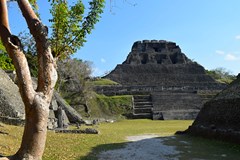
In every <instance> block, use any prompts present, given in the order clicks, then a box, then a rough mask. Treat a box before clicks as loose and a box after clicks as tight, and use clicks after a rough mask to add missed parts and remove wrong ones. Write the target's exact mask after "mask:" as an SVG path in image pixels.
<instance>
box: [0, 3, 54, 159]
mask: <svg viewBox="0 0 240 160" xmlns="http://www.w3.org/2000/svg"><path fill="white" fill-rule="evenodd" d="M17 2H18V5H19V7H20V9H21V11H22V14H23V16H24V18H25V19H26V21H27V24H28V27H29V29H30V32H31V34H32V35H33V37H34V38H35V41H36V45H37V52H38V87H37V90H36V91H35V90H34V89H33V85H32V79H31V75H30V71H29V67H28V63H27V60H26V57H25V55H24V53H23V51H22V46H21V42H20V40H19V39H18V37H16V36H14V35H11V32H10V28H9V24H8V13H7V11H8V10H7V5H6V0H0V18H1V19H0V36H1V39H2V42H3V44H4V46H5V48H6V50H7V52H8V54H9V56H10V57H11V59H12V60H13V64H14V67H15V69H16V73H17V77H18V82H19V83H18V87H19V91H20V94H21V97H22V100H23V102H24V105H25V114H26V122H25V127H24V133H23V137H22V143H21V147H20V148H19V150H18V151H17V153H16V154H15V155H13V156H10V157H4V158H0V160H4V159H5V160H7V159H10V160H41V159H42V155H43V152H44V148H45V142H46V136H47V120H48V115H49V105H50V101H51V99H52V95H53V89H54V86H55V84H56V81H57V72H56V69H55V67H56V65H55V64H56V63H55V59H54V58H53V56H52V54H51V48H50V46H49V42H48V40H47V28H46V27H45V26H44V25H43V24H42V23H41V21H40V20H39V19H38V17H37V16H36V14H35V13H34V11H33V10H32V8H31V6H30V4H29V2H28V0H18V1H17Z"/></svg>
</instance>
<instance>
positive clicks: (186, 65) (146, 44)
mask: <svg viewBox="0 0 240 160" xmlns="http://www.w3.org/2000/svg"><path fill="white" fill-rule="evenodd" d="M104 78H109V79H111V80H113V81H116V82H118V83H119V84H120V85H118V86H111V87H109V86H103V87H98V88H96V91H97V92H98V93H103V94H106V95H114V94H115V95H117V94H133V95H136V94H150V95H151V96H152V99H153V115H162V116H163V119H194V118H196V116H197V114H198V112H199V111H200V109H201V108H202V107H203V104H204V103H205V102H206V101H208V100H210V99H211V98H212V97H213V96H214V95H215V94H216V93H218V92H219V91H221V90H222V89H224V88H225V87H226V85H225V84H221V83H218V82H216V81H215V80H214V79H213V78H212V77H210V76H209V75H207V74H206V73H205V69H204V68H203V67H202V66H201V65H199V64H198V63H196V62H193V61H191V60H190V59H189V58H188V57H187V56H186V55H185V54H184V53H182V51H181V49H180V47H179V46H178V45H176V43H174V42H169V41H164V40H160V41H158V40H152V41H148V40H144V41H137V42H135V43H134V44H133V46H132V49H131V51H130V53H129V55H128V56H127V58H126V60H125V61H124V62H123V63H122V64H119V65H117V66H116V68H115V69H114V70H113V71H112V72H110V73H109V74H108V75H106V76H105V77H104ZM200 91H201V93H200ZM153 117H154V116H153ZM161 118H162V117H161Z"/></svg>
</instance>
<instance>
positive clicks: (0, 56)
mask: <svg viewBox="0 0 240 160" xmlns="http://www.w3.org/2000/svg"><path fill="white" fill-rule="evenodd" d="M0 68H2V69H3V70H14V66H13V64H12V60H11V58H9V57H8V55H7V53H6V50H5V47H4V46H3V44H2V41H0Z"/></svg>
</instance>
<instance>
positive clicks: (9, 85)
mask: <svg viewBox="0 0 240 160" xmlns="http://www.w3.org/2000/svg"><path fill="white" fill-rule="evenodd" d="M0 116H2V117H12V118H20V119H24V118H25V111H24V104H23V102H22V99H21V96H20V93H19V89H18V87H17V85H16V84H14V82H13V81H12V79H11V78H10V77H9V76H8V75H7V74H6V73H5V72H4V71H3V70H1V69H0Z"/></svg>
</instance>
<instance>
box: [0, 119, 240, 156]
mask: <svg viewBox="0 0 240 160" xmlns="http://www.w3.org/2000/svg"><path fill="white" fill-rule="evenodd" d="M191 123H192V121H183V120H178V121H177V120H176V121H152V120H122V121H119V122H115V123H102V124H100V125H98V126H96V127H95V128H96V129H98V130H99V131H100V132H101V133H100V134H98V135H91V134H89V135H88V134H63V133H54V132H52V131H49V132H48V138H47V144H46V150H45V153H44V157H43V159H44V160H64V159H68V160H96V159H97V158H96V155H97V154H98V153H99V152H100V151H104V150H109V149H115V148H120V147H123V145H125V144H126V140H125V137H126V136H131V135H140V134H157V135H159V136H161V137H168V136H172V135H174V133H175V132H176V131H178V130H185V129H186V128H187V127H188V126H189V125H191ZM3 126H4V127H0V131H4V132H7V133H9V135H3V134H0V154H1V155H11V154H13V153H15V152H16V151H17V149H18V147H19V145H20V140H21V134H22V131H23V128H22V127H16V126H9V125H3ZM178 138H179V137H177V138H176V139H178ZM186 139H188V141H190V140H191V141H193V142H194V143H195V144H200V145H199V147H200V148H204V145H205V146H207V145H208V143H209V144H211V146H213V148H214V146H218V148H219V145H220V148H221V145H222V146H223V145H224V146H226V145H225V144H222V143H220V142H216V141H209V140H203V139H199V138H190V139H189V137H188V138H187V137H183V141H185V140H186ZM195 139H196V140H195ZM180 141H182V140H178V142H176V141H175V140H174V139H172V140H171V139H169V140H167V141H166V142H165V143H167V144H168V145H174V146H176V147H177V148H178V147H180V146H181V145H180V143H179V142H180ZM196 146H198V145H196ZM230 146H233V145H230ZM227 148H231V147H229V145H228V146H227ZM232 148H233V149H232V150H238V149H239V147H237V148H236V147H235V148H234V147H232ZM221 149H224V148H221ZM183 150H184V149H183ZM194 150H196V152H197V151H198V147H196V148H194ZM237 153H238V152H237ZM239 153H240V152H239ZM184 156H185V155H183V157H184Z"/></svg>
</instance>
